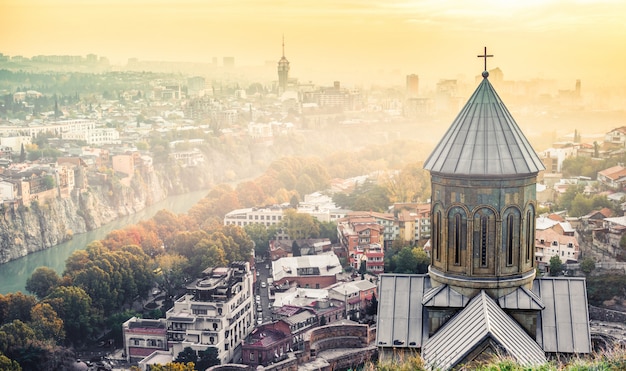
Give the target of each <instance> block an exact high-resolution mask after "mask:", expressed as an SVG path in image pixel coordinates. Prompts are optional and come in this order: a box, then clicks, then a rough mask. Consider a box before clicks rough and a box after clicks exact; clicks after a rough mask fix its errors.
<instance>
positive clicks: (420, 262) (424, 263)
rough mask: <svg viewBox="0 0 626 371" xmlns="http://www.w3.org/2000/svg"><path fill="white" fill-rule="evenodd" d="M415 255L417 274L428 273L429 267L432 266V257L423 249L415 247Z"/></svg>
mask: <svg viewBox="0 0 626 371" xmlns="http://www.w3.org/2000/svg"><path fill="white" fill-rule="evenodd" d="M411 251H412V252H413V255H414V256H415V259H416V260H417V267H416V273H422V274H423V273H428V266H429V265H430V256H428V254H427V253H426V251H424V249H423V248H421V247H414V248H413V250H411Z"/></svg>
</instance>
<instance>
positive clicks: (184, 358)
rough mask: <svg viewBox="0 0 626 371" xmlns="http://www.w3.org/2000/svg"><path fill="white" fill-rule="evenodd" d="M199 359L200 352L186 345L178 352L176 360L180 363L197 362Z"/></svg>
mask: <svg viewBox="0 0 626 371" xmlns="http://www.w3.org/2000/svg"><path fill="white" fill-rule="evenodd" d="M196 361H198V354H197V353H196V351H195V350H193V349H192V348H191V347H186V348H185V349H183V351H182V352H180V353H178V356H177V357H176V359H175V360H174V362H180V363H189V362H193V363H196Z"/></svg>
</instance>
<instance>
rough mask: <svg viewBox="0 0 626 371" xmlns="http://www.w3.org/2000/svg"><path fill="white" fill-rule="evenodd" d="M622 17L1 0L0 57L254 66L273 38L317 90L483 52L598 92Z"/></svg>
mask: <svg viewBox="0 0 626 371" xmlns="http://www.w3.org/2000/svg"><path fill="white" fill-rule="evenodd" d="M625 17H626V3H623V2H620V1H614V0H600V1H563V0H544V1H539V0H533V1H525V2H523V3H522V2H505V1H497V0H479V1H475V2H471V3H468V2H463V1H456V0H449V1H435V0H417V1H401V0H393V1H385V2H383V1H375V0H371V1H370V0H367V1H350V0H347V1H339V2H337V1H330V0H323V1H317V2H315V3H313V2H302V1H297V2H281V1H277V0H264V1H261V2H259V1H251V0H240V1H224V0H216V1H211V2H206V1H201V0H186V1H183V2H173V1H169V0H156V1H150V0H131V1H122V0H92V1H89V2H84V1H78V0H57V1H51V0H23V1H15V0H0V35H2V36H0V52H1V53H4V54H6V55H22V56H24V57H32V56H34V55H65V54H69V55H87V54H90V53H92V54H97V55H100V56H105V57H107V58H109V59H110V60H111V63H113V64H119V65H124V64H126V62H127V60H128V59H129V58H138V59H140V60H162V61H189V62H205V63H210V62H212V60H213V58H216V57H217V58H218V60H219V61H220V62H221V60H222V58H223V57H226V56H229V57H234V58H235V61H236V65H237V66H245V65H263V64H266V63H267V62H273V63H277V62H278V60H279V59H280V57H281V56H282V37H283V35H284V38H285V56H286V57H287V59H288V60H289V61H290V62H291V71H290V76H293V77H297V78H299V79H300V81H316V82H318V83H322V84H328V83H330V82H332V81H333V80H342V81H346V82H350V83H357V82H359V81H362V82H363V83H368V82H380V81H384V80H385V79H391V78H397V77H401V76H403V75H406V74H412V73H415V74H418V75H420V78H424V79H425V80H428V79H429V78H430V79H437V78H443V77H445V78H458V77H464V78H467V79H472V78H473V77H474V76H476V75H479V74H480V72H481V71H482V69H483V61H482V60H481V59H479V58H476V56H477V55H478V54H482V52H483V48H484V47H485V46H486V47H487V49H488V52H489V54H494V55H495V58H490V59H489V61H488V62H487V63H488V65H487V67H488V68H489V69H490V68H495V67H500V68H501V69H502V70H503V71H504V72H505V78H506V79H510V80H519V79H532V78H537V77H541V78H550V79H557V80H559V81H562V82H563V83H565V84H567V85H570V86H571V85H573V84H574V81H575V80H576V79H581V80H582V81H584V83H585V84H586V85H587V86H589V85H597V86H604V85H615V84H620V83H625V82H626V71H624V70H623V68H622V66H623V65H626V50H623V48H620V47H619V46H620V45H624V44H625V43H626V25H625V24H624V22H623V19H625ZM321 78H323V79H324V80H323V81H320V79H321Z"/></svg>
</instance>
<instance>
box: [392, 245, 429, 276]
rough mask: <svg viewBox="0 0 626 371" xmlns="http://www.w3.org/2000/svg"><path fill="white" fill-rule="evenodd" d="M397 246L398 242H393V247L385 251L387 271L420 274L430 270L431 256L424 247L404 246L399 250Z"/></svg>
mask: <svg viewBox="0 0 626 371" xmlns="http://www.w3.org/2000/svg"><path fill="white" fill-rule="evenodd" d="M394 243H395V241H394ZM394 246H395V248H394ZM397 246H398V244H395V245H394V244H392V248H390V249H388V250H387V251H386V252H385V272H393V273H419V274H423V273H427V272H428V265H429V264H430V257H429V256H428V254H427V253H426V252H425V251H424V249H423V248H421V247H410V246H404V247H402V248H400V249H399V250H398V247H397Z"/></svg>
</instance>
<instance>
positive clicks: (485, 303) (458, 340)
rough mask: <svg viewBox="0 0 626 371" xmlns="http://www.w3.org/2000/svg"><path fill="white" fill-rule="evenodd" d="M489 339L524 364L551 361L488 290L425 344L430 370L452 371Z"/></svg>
mask: <svg viewBox="0 0 626 371" xmlns="http://www.w3.org/2000/svg"><path fill="white" fill-rule="evenodd" d="M488 339H492V340H494V341H495V342H496V343H498V345H499V346H500V347H502V349H503V350H504V351H506V352H507V353H508V355H510V356H511V357H513V358H514V359H515V360H516V361H517V362H518V363H520V364H522V365H540V364H544V363H546V362H547V360H546V356H545V353H544V352H543V350H542V349H541V347H540V346H539V345H538V344H537V343H536V342H535V341H534V340H533V339H532V338H531V337H530V336H528V334H527V333H526V332H525V331H524V330H523V329H522V327H521V326H520V325H519V324H517V322H515V320H513V319H512V318H511V317H509V316H508V315H507V314H506V313H505V312H504V311H503V310H502V309H501V308H500V307H499V306H498V304H496V303H495V302H494V301H493V299H491V298H490V297H489V295H487V294H486V293H485V292H484V291H481V293H480V294H478V295H476V296H475V297H474V298H473V299H472V300H471V301H470V302H469V304H468V305H467V307H465V309H463V310H462V311H461V312H459V314H457V315H456V316H454V317H453V318H452V319H451V320H450V321H448V322H447V323H446V324H445V325H444V327H443V328H441V329H440V330H439V331H438V332H437V333H436V334H435V335H434V336H433V337H431V338H430V339H429V340H428V341H427V342H426V344H424V347H423V350H422V357H423V358H424V360H425V361H426V365H427V367H428V368H429V369H435V368H436V369H441V370H448V369H451V368H453V367H454V366H456V365H457V364H459V363H460V362H462V361H463V360H464V359H465V358H466V357H467V356H468V355H469V354H470V353H471V352H472V351H473V350H474V349H475V348H476V347H477V346H480V345H481V344H482V343H483V342H484V341H485V340H488Z"/></svg>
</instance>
